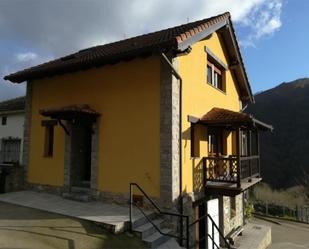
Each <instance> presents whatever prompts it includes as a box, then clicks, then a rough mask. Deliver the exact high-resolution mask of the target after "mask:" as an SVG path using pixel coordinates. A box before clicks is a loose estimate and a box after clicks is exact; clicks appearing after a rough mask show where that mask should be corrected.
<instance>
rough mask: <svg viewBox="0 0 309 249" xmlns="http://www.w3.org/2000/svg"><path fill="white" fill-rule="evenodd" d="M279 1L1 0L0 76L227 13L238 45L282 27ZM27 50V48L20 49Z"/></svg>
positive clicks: (280, 0)
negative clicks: (237, 35) (243, 31)
mask: <svg viewBox="0 0 309 249" xmlns="http://www.w3.org/2000/svg"><path fill="white" fill-rule="evenodd" d="M282 1H283V0H190V1H188V0H169V1H166V0H147V1H145V0H117V1H116V0H104V1H101V0H65V1H63V0H45V1H41V0H27V1H19V0H1V1H0V33H1V38H0V77H2V76H3V75H4V71H3V70H4V66H5V67H6V68H7V71H10V72H13V71H14V70H19V69H21V68H24V67H28V66H31V65H34V64H35V63H39V62H43V61H44V60H45V59H51V58H56V57H59V56H63V55H65V54H68V53H71V52H74V51H77V50H79V49H83V48H86V47H89V46H93V45H99V44H104V43H108V42H112V41H115V40H119V39H123V38H128V37H131V36H135V35H138V34H143V33H148V32H151V31H155V30H159V29H162V28H167V27H170V26H174V25H178V24H182V23H186V22H187V20H188V19H189V21H194V20H198V19H202V18H206V17H209V16H212V15H216V14H219V13H223V12H226V11H230V12H231V14H232V19H233V21H234V23H236V24H237V25H239V26H241V27H244V28H246V36H245V37H244V36H243V35H242V37H241V41H242V44H244V43H245V42H247V43H252V44H253V43H255V42H256V41H257V40H258V39H261V38H263V37H264V36H268V35H270V34H272V33H273V32H275V31H277V30H279V28H280V27H281V25H282V24H281V20H280V14H281V9H282ZM25 51H26V52H25Z"/></svg>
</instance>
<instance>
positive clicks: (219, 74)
mask: <svg viewBox="0 0 309 249" xmlns="http://www.w3.org/2000/svg"><path fill="white" fill-rule="evenodd" d="M207 82H208V84H210V85H212V86H213V87H215V88H218V89H220V90H221V91H225V87H224V84H223V71H222V70H221V69H219V67H218V66H216V65H215V64H214V63H212V62H210V61H208V62H207Z"/></svg>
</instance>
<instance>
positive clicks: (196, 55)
mask: <svg viewBox="0 0 309 249" xmlns="http://www.w3.org/2000/svg"><path fill="white" fill-rule="evenodd" d="M205 46H207V47H208V48H209V49H210V51H211V52H212V53H214V54H215V55H216V56H217V57H218V58H219V59H220V60H221V61H223V62H224V63H225V64H226V65H228V61H227V55H226V53H225V51H224V45H223V43H222V41H221V40H220V38H219V36H218V35H217V34H216V33H214V34H213V35H212V36H211V38H209V39H207V40H203V41H200V42H197V43H195V44H194V45H193V46H192V51H191V53H189V54H188V55H184V56H180V57H178V63H179V73H180V75H181V76H182V79H183V102H182V103H183V111H182V117H183V119H182V126H183V141H182V149H183V158H182V160H183V190H184V191H185V192H188V193H189V192H192V190H193V183H194V181H196V179H193V178H194V176H193V174H194V173H193V172H197V171H198V170H197V169H198V168H199V167H200V165H201V160H202V157H203V156H207V149H205V147H206V148H207V146H205V141H203V140H202V141H201V142H202V143H203V146H200V149H201V150H200V153H199V154H200V156H199V157H198V158H194V159H192V158H191V155H190V123H189V122H188V119H187V117H188V115H192V116H195V117H201V116H202V115H204V114H205V113H207V112H208V111H210V110H211V109H212V108H213V107H220V108H225V109H229V110H233V111H239V110H240V101H239V95H238V91H237V86H236V84H235V81H234V79H233V76H232V74H231V72H230V71H229V70H228V71H226V93H223V92H221V91H219V90H218V89H216V88H214V87H213V86H211V85H209V84H208V83H207V75H206V73H207V71H206V65H207V64H206V63H207V54H206V52H205ZM204 132H205V133H206V132H207V131H206V128H205V129H204ZM204 140H205V139H204ZM202 148H203V149H202ZM227 153H229V154H231V153H232V135H231V134H228V137H227Z"/></svg>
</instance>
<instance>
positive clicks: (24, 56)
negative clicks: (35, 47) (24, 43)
mask: <svg viewBox="0 0 309 249" xmlns="http://www.w3.org/2000/svg"><path fill="white" fill-rule="evenodd" d="M37 58H38V55H37V54H36V53H32V52H27V53H18V54H16V59H17V61H20V62H26V61H33V60H35V59H37Z"/></svg>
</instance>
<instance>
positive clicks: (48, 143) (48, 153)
mask: <svg viewBox="0 0 309 249" xmlns="http://www.w3.org/2000/svg"><path fill="white" fill-rule="evenodd" d="M53 152H54V126H52V125H49V126H45V144H44V156H45V157H52V156H53Z"/></svg>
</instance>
